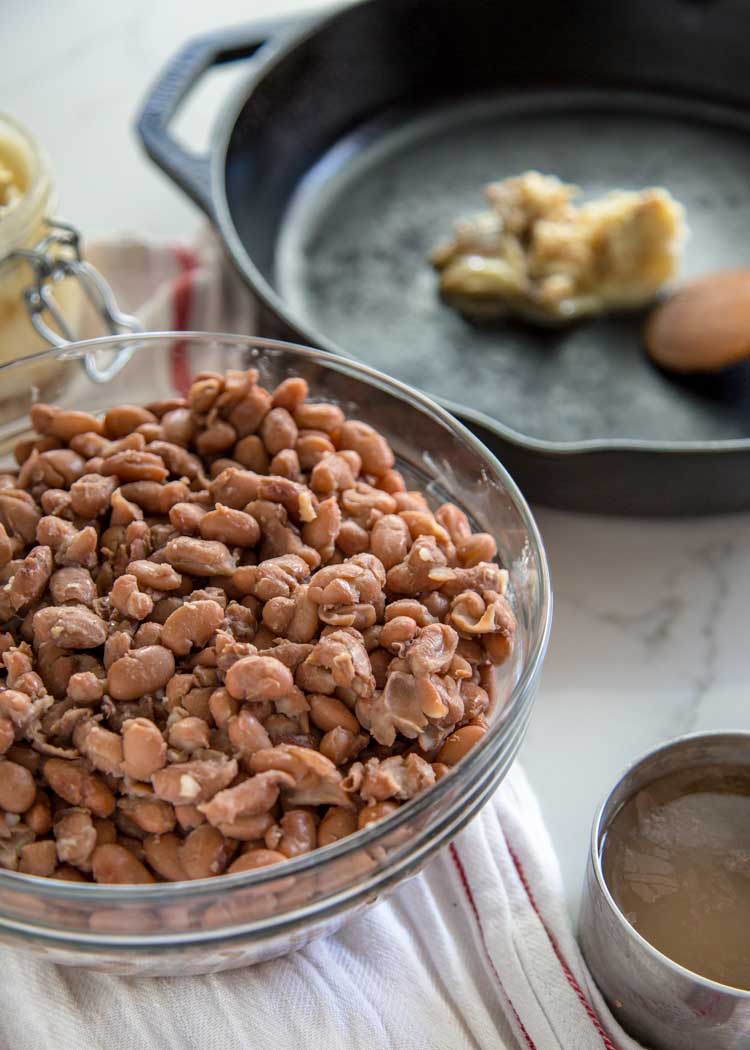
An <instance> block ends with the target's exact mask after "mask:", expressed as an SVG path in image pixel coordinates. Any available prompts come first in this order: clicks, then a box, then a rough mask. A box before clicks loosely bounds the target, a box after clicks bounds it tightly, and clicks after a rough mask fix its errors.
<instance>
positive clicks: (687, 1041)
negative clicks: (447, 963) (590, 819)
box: [579, 732, 750, 1050]
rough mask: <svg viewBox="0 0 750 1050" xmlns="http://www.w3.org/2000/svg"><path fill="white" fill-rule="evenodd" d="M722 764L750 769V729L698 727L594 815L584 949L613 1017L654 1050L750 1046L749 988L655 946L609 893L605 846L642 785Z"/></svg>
mask: <svg viewBox="0 0 750 1050" xmlns="http://www.w3.org/2000/svg"><path fill="white" fill-rule="evenodd" d="M721 764H727V765H733V766H747V767H748V768H749V769H750V733H741V732H718V733H695V734H691V735H688V736H683V737H679V738H678V739H676V740H673V741H670V742H669V743H667V744H663V745H662V746H660V747H658V748H656V749H654V750H653V751H650V752H649V753H648V754H646V755H644V756H643V757H642V758H640V759H638V760H637V761H636V762H634V763H633V765H631V766H630V767H629V768H628V769H627V770H626V771H625V773H624V774H623V775H622V776H621V777H620V779H619V780H618V781H617V783H616V784H615V786H614V787H613V789H612V791H611V792H610V793H609V795H608V796H607V797H606V798H605V800H604V802H603V803H602V805H601V806H600V808H599V811H598V812H597V814H596V816H595V818H594V824H593V828H592V833H591V848H590V850H589V858H588V865H587V868H586V876H585V882H584V888H583V899H582V903H581V916H580V920H579V938H580V942H581V949H582V951H583V954H584V957H585V959H586V962H587V963H588V966H589V969H590V970H591V973H592V974H593V977H594V980H595V981H596V983H597V984H598V986H599V988H600V990H601V992H602V994H603V995H604V998H605V999H606V1000H607V1003H608V1004H609V1007H610V1009H611V1010H612V1013H613V1014H614V1016H615V1017H616V1018H617V1020H618V1021H619V1022H620V1023H621V1024H622V1026H623V1027H624V1028H625V1029H627V1031H628V1032H630V1033H631V1035H633V1036H635V1037H636V1038H638V1039H640V1040H641V1041H642V1042H643V1043H644V1044H645V1045H646V1046H649V1047H652V1048H653V1050H748V1048H750V991H743V990H741V989H738V988H732V987H729V986H728V985H724V984H719V983H718V982H716V981H711V980H708V979H707V978H705V977H701V976H700V975H698V974H695V973H692V972H691V971H690V970H687V969H685V967H683V966H680V965H679V963H676V962H673V961H672V960H671V959H669V958H667V956H666V955H663V954H662V953H661V952H660V951H658V950H657V949H656V948H654V947H653V945H651V944H649V942H648V941H646V940H645V939H644V938H643V937H642V936H641V935H640V934H639V933H638V931H637V930H636V929H635V928H634V927H633V926H631V924H630V923H629V922H628V920H627V919H626V918H625V916H624V915H623V913H622V912H621V911H620V909H619V908H618V906H617V904H616V903H615V900H614V898H613V897H612V894H611V893H610V891H609V887H608V886H607V883H606V882H605V879H604V873H603V870H602V846H603V843H604V838H605V835H606V833H607V829H608V828H609V826H610V824H611V822H612V820H613V819H614V816H615V814H616V813H617V812H618V811H619V809H620V808H621V806H623V805H624V804H625V802H627V801H628V799H630V798H631V797H632V796H633V795H634V794H635V793H636V792H637V791H639V790H641V788H644V787H646V786H648V785H649V784H651V783H653V781H655V780H657V779H658V778H660V777H663V776H666V775H668V774H670V773H673V772H674V771H676V770H682V769H687V768H695V767H699V766H707V765H721ZM747 933H748V952H750V930H748V931H747Z"/></svg>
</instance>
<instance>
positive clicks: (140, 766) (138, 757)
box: [120, 717, 167, 781]
mask: <svg viewBox="0 0 750 1050" xmlns="http://www.w3.org/2000/svg"><path fill="white" fill-rule="evenodd" d="M122 749H123V759H122V764H121V767H120V768H121V771H122V772H123V773H124V774H125V775H126V776H129V777H132V778H133V780H143V781H146V780H150V779H151V777H152V776H153V774H154V773H156V772H158V770H160V769H162V768H163V767H164V765H166V761H167V745H166V743H165V741H164V738H163V736H162V735H161V732H160V730H159V728H158V726H156V725H155V724H154V723H153V722H152V721H151V720H150V719H149V718H143V717H139V718H128V719H127V720H126V721H125V722H123V724H122Z"/></svg>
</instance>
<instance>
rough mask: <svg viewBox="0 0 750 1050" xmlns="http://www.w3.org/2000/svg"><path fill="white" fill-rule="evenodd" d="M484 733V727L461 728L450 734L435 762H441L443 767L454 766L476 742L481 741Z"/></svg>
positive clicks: (470, 726)
mask: <svg viewBox="0 0 750 1050" xmlns="http://www.w3.org/2000/svg"><path fill="white" fill-rule="evenodd" d="M486 732H487V730H486V728H485V727H484V726H479V725H469V726H462V727H461V729H457V730H456V732H455V733H451V735H450V736H449V737H447V739H446V741H445V743H444V744H443V746H442V747H441V748H440V750H439V751H438V753H437V759H436V761H438V762H442V763H443V765H445V766H455V765H456V763H457V762H460V761H461V759H462V758H463V757H464V755H466V754H468V752H469V751H470V750H471V749H472V747H474V745H475V744H476V743H477V741H479V740H481V739H482V737H483V736H484V735H485V733H486Z"/></svg>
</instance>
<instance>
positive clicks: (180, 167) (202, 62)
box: [136, 19, 301, 216]
mask: <svg viewBox="0 0 750 1050" xmlns="http://www.w3.org/2000/svg"><path fill="white" fill-rule="evenodd" d="M300 22H301V19H300V20H297V21H296V22H295V23H294V25H295V27H296V26H299V24H300ZM291 27H292V23H291V22H290V21H289V20H283V21H282V20H281V19H278V20H276V21H273V22H266V23H264V24H263V25H258V24H257V23H255V24H253V25H250V26H246V27H242V26H240V27H232V28H229V29H223V30H220V31H218V32H214V33H207V34H206V35H205V36H200V37H195V38H194V39H193V40H189V41H188V42H187V44H185V46H184V47H183V48H181V50H180V51H178V52H177V54H176V55H174V56H173V57H172V58H171V59H170V61H169V62H168V63H167V65H166V66H165V67H164V69H163V70H162V72H161V73H160V74H159V77H158V79H157V81H156V83H155V84H154V86H153V87H152V89H151V92H150V94H149V96H148V98H147V99H146V101H145V103H144V105H143V108H142V110H141V112H140V114H139V116H138V120H137V122H136V130H137V132H138V135H139V137H140V139H141V142H142V143H143V147H144V149H145V150H146V153H147V154H148V155H149V157H150V158H151V160H153V161H154V163H155V164H156V165H157V166H158V167H160V168H161V169H162V171H163V172H165V173H166V174H167V175H168V176H169V177H170V179H172V181H173V182H175V183H177V185H178V186H179V187H180V189H182V190H184V191H185V193H186V194H187V195H188V197H190V198H191V199H192V200H193V201H195V203H196V204H197V205H198V206H199V207H200V208H202V209H203V211H205V212H206V214H207V215H209V216H212V215H213V210H214V207H213V200H212V196H211V159H210V155H209V154H208V153H194V152H192V151H191V150H188V149H185V148H184V147H183V146H181V145H180V143H179V142H178V141H177V140H176V139H175V138H174V137H173V136H172V135H171V133H170V130H169V125H170V122H171V120H172V117H173V116H174V115H175V112H176V111H177V108H178V106H179V105H180V103H181V102H182V100H183V99H184V98H185V96H186V95H187V93H188V92H189V91H190V90H191V88H192V87H193V86H194V85H195V84H196V83H197V82H198V80H199V79H200V78H201V77H202V76H203V74H204V73H205V72H206V71H207V70H209V69H211V68H212V67H213V66H217V65H222V64H223V63H225V62H235V61H237V60H238V59H243V58H244V59H247V58H250V57H252V56H253V55H254V54H255V53H256V51H258V50H259V49H260V48H261V47H263V45H264V44H265V43H267V42H268V41H269V40H270V39H271V38H272V37H274V38H275V37H276V36H277V35H279V34H280V33H282V32H285V31H287V30H288V29H290V28H291Z"/></svg>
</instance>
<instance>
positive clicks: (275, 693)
mask: <svg viewBox="0 0 750 1050" xmlns="http://www.w3.org/2000/svg"><path fill="white" fill-rule="evenodd" d="M225 685H226V688H227V691H228V692H229V694H230V696H233V697H234V698H235V699H236V700H253V701H259V700H280V699H282V697H285V696H287V695H288V694H289V693H290V692H291V691H292V688H293V686H294V679H293V678H292V675H291V672H290V670H289V668H288V667H285V666H284V664H282V663H281V661H280V660H276V659H274V657H272V656H246V657H244V658H243V659H241V660H238V661H237V662H236V663H234V664H232V666H231V667H230V668H229V670H228V671H227V674H226V679H225Z"/></svg>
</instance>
